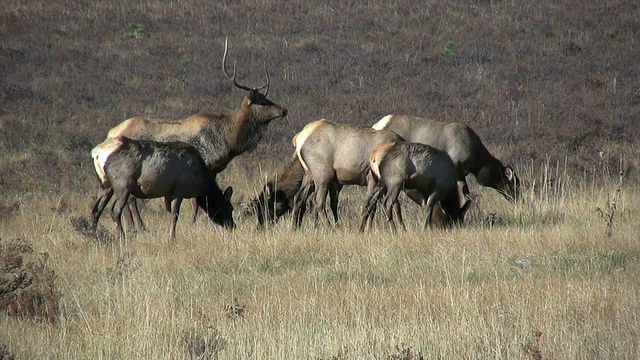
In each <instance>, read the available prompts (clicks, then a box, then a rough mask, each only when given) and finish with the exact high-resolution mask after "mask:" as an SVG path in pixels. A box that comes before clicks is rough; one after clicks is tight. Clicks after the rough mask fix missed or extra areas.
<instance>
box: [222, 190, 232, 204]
mask: <svg viewBox="0 0 640 360" xmlns="http://www.w3.org/2000/svg"><path fill="white" fill-rule="evenodd" d="M231 195H233V188H232V187H231V186H229V187H228V188H226V189H225V190H224V193H222V196H224V198H225V200H227V201H228V202H231Z"/></svg>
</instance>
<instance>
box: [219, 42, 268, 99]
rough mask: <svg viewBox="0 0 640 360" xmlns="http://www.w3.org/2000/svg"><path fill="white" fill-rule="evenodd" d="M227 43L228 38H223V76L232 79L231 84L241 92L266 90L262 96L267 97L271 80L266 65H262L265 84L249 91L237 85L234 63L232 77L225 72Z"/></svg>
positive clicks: (248, 88)
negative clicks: (265, 77) (265, 76)
mask: <svg viewBox="0 0 640 360" xmlns="http://www.w3.org/2000/svg"><path fill="white" fill-rule="evenodd" d="M228 41H229V37H225V38H224V54H223V55H222V71H224V74H225V76H226V77H227V78H230V79H231V78H232V79H233V84H234V85H235V86H236V87H238V88H239V89H242V90H247V91H251V90H262V89H265V88H266V89H267V90H265V92H264V96H267V93H268V92H269V84H270V83H271V79H270V78H269V71H267V63H264V72H265V73H266V74H267V84H266V85H263V86H261V87H259V88H255V89H251V88H250V87H248V86H245V85H240V84H238V81H237V80H236V75H237V73H236V62H235V61H234V62H233V75H231V76H230V75H229V72H228V71H227V52H228V49H229V48H228Z"/></svg>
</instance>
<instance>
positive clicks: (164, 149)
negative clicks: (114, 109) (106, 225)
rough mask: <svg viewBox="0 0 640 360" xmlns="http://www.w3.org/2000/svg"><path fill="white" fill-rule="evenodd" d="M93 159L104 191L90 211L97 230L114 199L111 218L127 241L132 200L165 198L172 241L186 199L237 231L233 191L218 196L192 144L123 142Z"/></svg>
mask: <svg viewBox="0 0 640 360" xmlns="http://www.w3.org/2000/svg"><path fill="white" fill-rule="evenodd" d="M91 156H92V158H93V162H94V168H95V171H96V174H97V175H98V178H99V180H100V185H101V186H102V188H103V189H104V190H103V193H102V195H101V196H100V197H99V198H98V199H97V200H96V202H95V204H94V206H93V208H92V211H91V220H92V223H93V225H94V227H95V225H96V224H97V222H98V219H99V218H100V214H101V213H102V211H103V210H104V208H105V207H106V206H107V204H108V203H109V200H110V199H111V197H112V196H113V195H115V201H114V202H113V204H112V205H111V217H112V219H113V221H114V222H115V224H116V230H117V231H118V232H119V233H120V234H121V235H124V230H123V228H122V223H121V217H122V210H123V209H124V207H125V206H127V203H128V199H129V196H130V195H132V196H134V197H136V198H139V199H154V198H160V197H163V198H164V203H165V207H166V209H167V211H169V212H171V219H172V220H171V230H170V232H169V236H170V238H171V239H175V237H176V235H175V234H176V223H177V221H178V214H179V213H180V204H181V203H182V200H183V199H190V198H194V199H195V200H196V202H197V204H198V206H199V207H201V208H202V209H204V211H205V212H206V213H207V215H208V216H209V218H210V219H211V221H213V222H214V223H217V224H220V225H222V226H224V227H227V228H233V227H235V224H234V222H233V216H232V211H233V207H232V206H231V194H232V193H233V191H232V188H231V187H229V188H227V189H226V190H225V191H224V192H222V190H220V187H218V184H217V183H216V179H215V174H214V173H213V172H212V171H211V170H210V169H209V168H208V167H207V165H206V164H205V162H204V160H203V159H202V157H201V156H200V153H199V152H198V150H197V149H196V148H194V147H193V146H191V145H189V144H186V143H183V142H157V141H151V140H133V139H129V138H126V137H122V136H119V137H115V138H109V139H107V140H105V141H104V142H102V143H101V144H99V145H98V146H96V147H95V148H93V150H91Z"/></svg>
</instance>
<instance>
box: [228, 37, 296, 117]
mask: <svg viewBox="0 0 640 360" xmlns="http://www.w3.org/2000/svg"><path fill="white" fill-rule="evenodd" d="M227 43H228V38H226V39H225V40H224V54H223V55H222V71H224V74H225V76H226V77H227V78H229V79H233V84H234V85H235V86H236V87H237V88H238V89H242V90H246V91H248V92H249V93H248V94H247V95H246V96H245V98H244V99H243V101H242V104H241V106H242V107H246V108H248V109H251V110H250V111H251V113H252V117H253V118H256V119H258V120H260V121H261V122H263V123H269V122H270V121H271V120H273V119H277V118H280V117H284V116H286V115H287V109H285V108H283V107H282V106H280V105H278V104H276V103H274V102H273V101H271V100H269V99H267V93H268V92H269V85H270V83H271V79H270V78H269V71H267V63H264V72H265V74H266V76H267V83H266V84H265V85H262V86H260V87H255V88H251V87H249V86H245V85H241V84H239V83H238V81H237V79H236V76H237V71H236V62H235V61H234V62H233V74H232V75H229V72H228V71H227V52H228V44H227ZM262 89H265V90H264V94H263V93H261V92H260V90H262Z"/></svg>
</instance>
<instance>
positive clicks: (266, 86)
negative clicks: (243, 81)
mask: <svg viewBox="0 0 640 360" xmlns="http://www.w3.org/2000/svg"><path fill="white" fill-rule="evenodd" d="M264 72H265V74H267V84H266V85H262V86H261V87H259V88H257V89H256V90H262V89H264V88H267V90H265V91H264V96H267V93H268V92H269V84H271V79H270V78H269V71H268V70H267V63H266V62H265V63H264Z"/></svg>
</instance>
